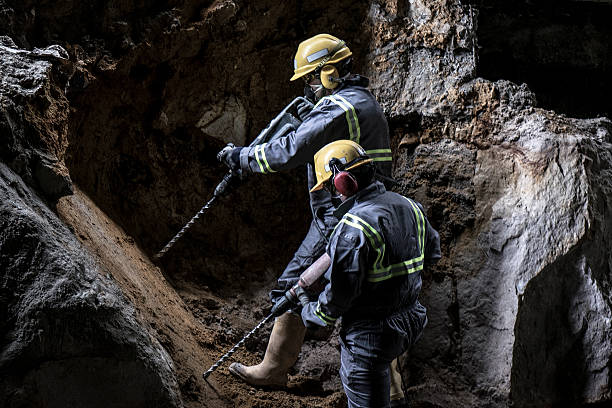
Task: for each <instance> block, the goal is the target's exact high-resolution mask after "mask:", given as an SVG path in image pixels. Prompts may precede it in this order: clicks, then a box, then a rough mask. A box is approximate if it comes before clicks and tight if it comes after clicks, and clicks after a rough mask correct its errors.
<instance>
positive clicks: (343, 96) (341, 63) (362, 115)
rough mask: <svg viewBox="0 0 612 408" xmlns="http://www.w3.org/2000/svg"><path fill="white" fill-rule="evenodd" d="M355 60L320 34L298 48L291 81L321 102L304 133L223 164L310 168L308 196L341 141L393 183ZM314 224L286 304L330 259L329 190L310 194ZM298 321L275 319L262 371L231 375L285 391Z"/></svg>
mask: <svg viewBox="0 0 612 408" xmlns="http://www.w3.org/2000/svg"><path fill="white" fill-rule="evenodd" d="M351 55H352V52H351V51H350V49H349V48H348V46H347V45H346V44H345V42H344V41H342V40H340V39H338V38H336V37H334V36H332V35H329V34H318V35H315V36H314V37H311V38H309V39H307V40H305V41H303V42H302V43H300V44H299V46H298V49H297V52H296V55H295V59H294V64H293V68H294V75H293V76H292V77H291V80H292V81H294V80H297V79H300V78H301V79H302V80H304V83H305V91H306V96H307V97H309V98H311V100H312V101H313V102H315V105H314V108H313V109H312V111H310V112H308V111H307V110H305V109H304V107H301V108H300V109H299V112H298V113H299V115H300V118H301V120H302V123H301V125H300V126H299V127H298V128H297V129H296V130H295V131H294V132H291V133H289V134H288V135H287V136H284V137H281V138H279V139H276V140H274V141H271V142H269V143H264V144H261V145H257V146H253V147H233V148H229V147H228V148H225V149H223V150H222V151H221V152H220V153H219V159H220V160H221V161H223V162H225V163H226V164H227V165H228V166H229V167H230V168H231V169H232V171H235V172H241V173H243V174H245V173H262V174H269V173H274V172H277V171H284V170H289V169H292V168H295V167H298V166H301V165H306V166H307V168H308V185H309V189H310V188H312V187H313V186H314V185H315V184H316V177H315V173H314V168H313V156H314V154H315V152H317V151H318V150H319V149H321V148H322V147H323V146H325V145H326V144H328V143H330V142H332V141H335V140H352V141H354V142H356V143H360V144H361V145H362V146H363V147H364V148H365V149H366V151H367V154H368V155H369V156H370V157H371V158H372V161H373V163H374V165H375V166H376V169H377V174H379V175H380V176H381V177H385V178H387V179H388V178H389V177H390V176H391V159H392V157H391V148H390V141H389V128H388V125H387V121H386V119H385V116H384V113H383V111H382V109H381V107H380V105H379V104H378V102H377V101H376V99H375V98H374V96H373V95H372V94H371V93H370V91H369V90H368V89H367V86H368V79H367V78H365V77H362V76H360V75H353V74H351V73H350V57H351ZM310 204H311V207H312V212H313V220H312V223H311V226H310V229H309V231H308V233H307V234H306V237H305V238H304V240H303V241H302V243H301V245H300V247H299V248H298V250H297V251H296V253H295V255H294V256H293V259H292V260H291V261H290V262H289V264H288V265H287V267H286V268H285V270H284V271H283V273H282V274H281V276H280V277H279V279H278V287H277V288H276V289H275V290H273V291H272V292H271V294H270V297H271V298H272V301H273V302H274V301H276V300H278V299H279V298H281V297H282V296H283V294H284V293H285V291H286V290H287V289H289V288H290V287H291V286H293V285H294V284H295V283H296V282H297V280H298V277H299V275H300V274H301V273H302V272H303V271H304V270H305V269H306V268H307V267H308V266H310V265H311V264H312V263H313V262H314V261H315V260H316V259H318V258H319V257H320V256H321V255H322V254H323V253H324V251H325V245H326V242H327V240H328V236H329V234H330V233H331V231H332V230H333V228H334V226H335V225H336V223H337V220H336V219H335V218H334V217H333V205H332V197H331V196H330V194H329V193H327V192H326V191H324V190H316V191H312V192H311V194H310ZM305 331H306V329H305V327H304V325H303V324H302V322H301V320H300V319H299V316H296V315H295V314H291V313H285V314H284V315H283V316H281V317H279V318H277V319H276V321H275V324H274V328H273V329H272V334H271V335H270V340H269V342H268V348H267V350H266V354H265V356H264V359H263V361H262V363H260V364H257V365H255V366H251V367H246V366H244V365H242V364H240V363H234V364H232V365H231V366H230V372H232V373H233V374H234V375H236V376H238V377H240V378H241V379H243V380H244V381H246V382H248V383H249V384H253V385H275V386H278V385H285V384H286V383H287V373H288V371H289V368H291V366H292V365H293V364H294V363H295V361H296V359H297V356H298V354H299V352H300V348H301V345H302V341H303V338H304V334H305Z"/></svg>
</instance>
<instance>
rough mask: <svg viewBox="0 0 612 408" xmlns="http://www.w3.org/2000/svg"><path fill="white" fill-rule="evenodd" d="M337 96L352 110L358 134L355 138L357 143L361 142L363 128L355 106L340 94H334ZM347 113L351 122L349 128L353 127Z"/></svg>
mask: <svg viewBox="0 0 612 408" xmlns="http://www.w3.org/2000/svg"><path fill="white" fill-rule="evenodd" d="M333 96H335V97H337V98H338V99H340V100H341V101H342V102H344V103H345V104H346V106H347V107H348V108H349V109H350V110H351V113H352V114H353V122H354V124H355V128H356V132H357V136H356V139H355V140H354V142H355V143H359V141H360V140H361V128H360V127H359V119H357V112H355V107H354V106H353V105H351V103H350V102H349V101H347V100H346V99H345V98H344V97H342V96H340V95H339V94H338V95H333ZM346 115H347V121H348V122H349V128H350V127H351V122H350V120H349V118H348V112H347V113H346ZM351 140H352V139H351Z"/></svg>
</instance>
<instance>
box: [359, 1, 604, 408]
mask: <svg viewBox="0 0 612 408" xmlns="http://www.w3.org/2000/svg"><path fill="white" fill-rule="evenodd" d="M475 13H476V12H475V10H474V9H472V8H471V7H470V6H469V5H462V4H461V3H459V2H455V1H442V2H430V3H426V2H419V1H413V2H410V7H405V8H403V9H402V7H401V6H400V4H399V2H398V3H396V2H381V3H376V2H375V3H373V4H372V6H371V9H370V14H369V18H370V21H371V22H372V25H371V27H372V35H373V40H372V41H371V44H372V45H373V47H372V52H371V53H370V57H371V59H372V61H373V67H372V71H371V72H370V75H371V76H372V78H373V82H374V85H373V86H374V88H375V89H377V90H378V93H377V95H378V96H379V98H380V99H381V102H382V104H383V106H385V107H386V111H387V112H388V113H389V115H390V117H391V119H392V120H393V119H395V118H397V119H396V120H397V121H398V122H399V126H397V127H396V129H395V130H396V137H397V139H396V140H398V141H399V143H398V146H399V149H398V150H396V153H395V154H396V155H397V156H398V157H397V159H396V176H397V177H399V178H400V179H401V180H402V181H401V187H400V188H399V190H400V191H402V192H404V193H405V194H406V195H410V196H413V197H415V198H416V199H418V200H419V201H421V202H424V203H425V206H426V207H427V208H428V216H429V218H430V219H433V223H434V225H435V226H436V227H437V228H438V229H439V231H440V232H441V235H442V241H443V253H444V256H445V259H444V260H443V261H442V263H441V264H440V265H438V266H437V267H436V268H435V269H434V270H433V271H432V277H431V279H430V280H429V282H427V289H426V290H424V300H423V303H424V304H426V305H427V306H428V307H429V314H430V322H431V323H432V324H431V327H429V328H428V330H426V333H425V335H424V338H423V340H422V341H421V343H420V344H418V345H416V346H415V348H414V349H413V350H412V352H411V353H410V356H409V358H408V359H407V362H408V364H409V365H410V366H411V372H410V383H411V384H412V385H413V387H412V388H411V391H410V393H411V394H412V395H411V398H412V399H413V400H414V401H422V402H425V401H426V402H428V403H433V404H436V405H441V406H444V405H447V404H449V403H451V401H453V398H452V397H449V396H448V395H445V393H442V395H440V393H439V391H438V390H439V389H448V388H449V387H450V388H453V389H455V388H457V389H458V390H459V393H458V394H457V395H459V397H458V398H460V399H462V400H463V403H464V404H465V405H472V404H473V403H474V401H480V402H479V403H478V405H481V404H482V403H483V402H484V401H487V404H493V405H497V404H501V405H505V404H507V403H508V402H509V401H512V402H513V404H514V406H549V405H556V404H562V403H570V404H572V405H577V406H578V405H582V404H586V403H593V402H600V401H605V400H609V399H610V397H611V390H610V384H609V378H610V361H611V360H610V358H611V356H612V349H611V348H610V344H611V343H610V321H611V320H610V316H611V305H612V304H611V302H610V301H611V299H612V298H611V296H610V295H611V293H610V279H611V275H610V272H611V270H612V269H611V265H612V264H611V263H610V259H611V258H610V255H609V252H610V251H609V239H607V238H604V237H606V236H607V235H608V234H609V230H610V210H609V208H610V204H611V201H610V200H611V198H610V195H609V193H608V192H609V191H610V188H611V186H612V184H611V179H610V178H609V175H610V162H609V158H610V154H611V151H612V150H611V149H612V144H611V141H612V139H611V135H610V132H611V130H612V127H611V123H610V121H609V120H608V119H604V118H602V119H593V120H576V119H568V118H565V117H564V116H559V115H555V114H554V113H553V112H550V111H545V110H542V109H536V108H534V105H535V97H534V95H533V94H531V93H530V91H529V90H528V89H527V88H526V87H525V86H524V85H523V86H517V85H514V84H512V83H509V82H506V81H498V82H489V81H485V80H482V79H479V78H474V76H475V72H474V68H475V66H476V61H475V57H476V54H475V48H476V46H477V45H476V44H475V41H476V37H475V30H476V24H475V20H474V18H475V17H474V16H475ZM406 22H409V24H406ZM381 68H382V69H381ZM406 118H407V119H408V120H405V119H406ZM595 248H597V249H595ZM415 374H416V375H415ZM465 390H469V392H468V393H466V392H465Z"/></svg>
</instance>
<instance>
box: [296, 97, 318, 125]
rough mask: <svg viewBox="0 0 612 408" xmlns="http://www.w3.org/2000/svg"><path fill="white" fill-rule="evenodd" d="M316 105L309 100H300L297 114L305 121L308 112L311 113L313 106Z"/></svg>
mask: <svg viewBox="0 0 612 408" xmlns="http://www.w3.org/2000/svg"><path fill="white" fill-rule="evenodd" d="M313 107H314V105H313V104H311V103H309V102H304V101H303V102H300V103H299V104H298V106H297V114H298V117H299V118H300V120H301V121H302V122H303V121H305V120H306V116H308V114H310V112H311V111H312V108H313Z"/></svg>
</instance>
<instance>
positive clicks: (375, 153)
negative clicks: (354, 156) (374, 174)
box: [366, 149, 393, 162]
mask: <svg viewBox="0 0 612 408" xmlns="http://www.w3.org/2000/svg"><path fill="white" fill-rule="evenodd" d="M366 154H367V155H368V156H370V158H371V159H372V160H373V161H375V162H376V161H392V160H393V156H392V155H391V149H373V150H366Z"/></svg>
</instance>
